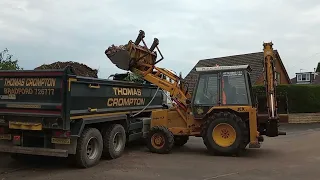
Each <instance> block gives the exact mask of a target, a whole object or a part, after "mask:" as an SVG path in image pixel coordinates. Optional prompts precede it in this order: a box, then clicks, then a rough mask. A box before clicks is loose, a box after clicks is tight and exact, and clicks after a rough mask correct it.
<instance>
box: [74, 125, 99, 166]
mask: <svg viewBox="0 0 320 180" xmlns="http://www.w3.org/2000/svg"><path fill="white" fill-rule="evenodd" d="M102 150H103V141H102V135H101V133H100V131H99V130H98V129H96V128H86V129H84V130H83V132H82V133H81V136H80V138H79V139H78V144H77V152H76V155H75V160H76V165H77V166H78V167H80V168H89V167H92V166H95V165H96V164H98V163H99V161H100V158H101V155H102Z"/></svg>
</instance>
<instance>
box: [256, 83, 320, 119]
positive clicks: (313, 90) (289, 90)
mask: <svg viewBox="0 0 320 180" xmlns="http://www.w3.org/2000/svg"><path fill="white" fill-rule="evenodd" d="M253 91H254V95H255V98H256V99H257V100H258V105H259V106H258V109H259V110H260V111H265V112H266V110H267V109H266V98H265V96H266V94H265V88H264V86H254V87H253ZM276 94H277V98H278V108H279V113H284V111H286V110H288V112H289V113H314V112H320V85H300V84H294V85H278V86H277V88H276ZM260 111H259V112H260Z"/></svg>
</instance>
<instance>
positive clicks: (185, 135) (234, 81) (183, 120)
mask: <svg viewBox="0 0 320 180" xmlns="http://www.w3.org/2000/svg"><path fill="white" fill-rule="evenodd" d="M144 37H145V33H144V31H142V30H141V31H140V33H139V36H138V37H137V39H136V40H135V42H133V41H131V40H130V41H129V42H128V43H127V44H126V45H124V46H121V47H116V46H114V45H112V46H110V47H109V48H108V49H107V50H106V51H105V54H106V56H107V57H108V58H109V59H110V60H111V61H112V62H113V63H114V64H115V65H116V66H117V67H118V68H120V69H122V70H127V71H131V72H133V73H135V74H138V75H140V76H141V77H143V78H144V79H145V80H146V81H149V82H150V83H152V84H154V85H157V86H158V87H159V88H161V89H163V90H165V91H168V92H169V93H170V96H171V99H172V100H173V101H174V103H173V105H174V106H173V107H171V108H168V109H162V110H155V111H153V112H152V120H151V127H150V131H149V135H148V138H147V146H148V148H149V150H150V151H151V152H155V153H169V152H170V150H171V149H172V147H173V146H174V145H178V146H181V145H184V144H185V143H186V142H187V141H188V139H189V136H196V137H202V139H203V141H204V144H205V145H206V147H207V149H208V150H209V152H212V153H214V154H226V155H227V154H229V155H235V154H238V153H239V152H241V151H242V150H243V149H245V148H246V147H247V145H249V148H260V144H261V142H262V141H263V137H262V135H266V136H269V137H275V136H278V135H281V134H285V133H280V132H279V131H278V121H279V117H278V114H277V106H276V98H275V97H276V96H275V77H274V62H273V59H274V55H273V50H272V45H273V44H272V43H264V44H263V45H264V75H265V87H266V93H267V94H266V95H267V98H268V109H269V119H268V121H267V122H265V123H266V124H263V125H262V124H259V122H258V120H257V109H256V107H254V99H253V94H252V85H251V81H250V71H251V68H250V66H249V65H235V66H217V67H197V68H196V71H197V72H198V80H197V85H196V88H195V91H194V93H193V96H191V95H190V93H189V92H188V88H187V85H186V82H183V80H182V78H181V77H178V76H176V75H175V74H173V73H171V72H170V71H168V70H166V69H164V68H159V67H156V66H155V65H156V64H157V63H159V62H160V61H162V60H163V56H162V54H161V52H160V50H159V48H158V44H159V40H158V39H157V38H155V39H154V41H153V44H152V45H151V47H150V48H148V47H147V45H146V43H145V41H144ZM141 41H142V42H143V44H144V46H141V45H139V44H140V42H141ZM155 49H157V51H155ZM157 52H158V53H159V54H160V56H161V58H160V59H159V60H157V56H158V55H157ZM168 77H169V78H170V80H169V81H168ZM259 126H261V127H263V128H261V127H260V128H259Z"/></svg>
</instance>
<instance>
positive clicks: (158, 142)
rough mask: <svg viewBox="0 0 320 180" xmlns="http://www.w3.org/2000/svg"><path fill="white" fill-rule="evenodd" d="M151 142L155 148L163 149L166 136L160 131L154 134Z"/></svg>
mask: <svg viewBox="0 0 320 180" xmlns="http://www.w3.org/2000/svg"><path fill="white" fill-rule="evenodd" d="M151 144H152V146H153V147H154V148H156V149H161V148H162V147H163V146H164V144H165V140H164V137H163V136H162V135H161V134H158V133H156V134H154V135H153V136H152V137H151Z"/></svg>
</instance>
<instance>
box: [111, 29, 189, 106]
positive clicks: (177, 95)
mask: <svg viewBox="0 0 320 180" xmlns="http://www.w3.org/2000/svg"><path fill="white" fill-rule="evenodd" d="M144 37H145V33H144V31H142V30H140V33H139V35H138V37H137V39H136V41H135V42H133V41H131V40H130V41H129V42H128V44H126V45H124V46H122V47H115V46H111V47H109V48H108V49H107V50H106V51H105V54H106V55H107V57H108V58H109V59H110V60H111V61H112V62H113V63H114V64H115V65H116V66H117V67H118V68H120V69H123V70H128V71H131V72H133V73H135V74H138V75H141V76H142V77H143V78H144V79H145V80H146V81H148V82H150V83H152V84H154V85H156V86H158V87H159V88H161V89H163V90H165V91H168V92H169V93H170V96H171V98H172V100H173V101H175V102H176V103H177V105H178V106H179V107H180V108H181V109H183V110H184V111H187V109H188V104H190V102H191V101H190V99H191V95H190V94H189V92H188V89H187V87H186V86H185V84H184V82H182V80H181V78H180V77H178V76H177V75H175V74H173V73H172V72H170V71H168V70H166V69H164V68H159V67H156V66H155V65H156V64H157V63H158V62H160V61H161V60H163V56H162V54H161V51H160V50H159V48H158V45H159V40H158V39H157V38H155V39H154V41H153V43H152V45H151V47H150V48H148V47H147V45H146V43H145V41H144V40H143V38H144ZM141 41H142V42H143V44H144V46H140V45H139V44H140V42H141ZM155 49H157V51H154V50H155ZM157 52H159V54H160V56H161V58H160V59H159V60H157ZM166 77H167V78H169V80H168V79H167V78H166Z"/></svg>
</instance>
